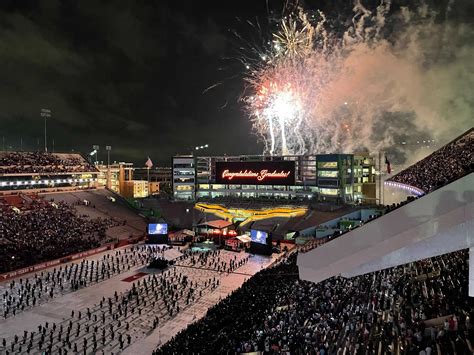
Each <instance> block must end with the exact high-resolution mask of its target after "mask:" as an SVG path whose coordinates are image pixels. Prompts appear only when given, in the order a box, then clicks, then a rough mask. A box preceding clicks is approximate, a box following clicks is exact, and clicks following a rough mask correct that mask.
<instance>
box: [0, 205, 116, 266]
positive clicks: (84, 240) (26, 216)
mask: <svg viewBox="0 0 474 355" xmlns="http://www.w3.org/2000/svg"><path fill="white" fill-rule="evenodd" d="M8 200H10V201H12V202H15V203H16V204H17V205H16V206H15V205H10V204H8ZM0 220H1V223H2V240H3V244H4V245H3V247H2V248H1V249H0V273H3V272H6V271H11V270H15V269H18V268H22V267H26V266H29V265H33V264H36V263H39V262H42V261H47V260H53V259H56V258H60V257H63V256H66V255H69V254H72V253H75V252H79V251H84V250H88V249H92V248H94V247H97V246H99V245H101V244H102V243H104V242H105V241H106V234H105V232H106V230H107V229H108V228H109V227H112V226H114V225H117V223H118V222H117V221H115V220H114V219H112V218H95V219H90V218H86V217H83V216H80V215H78V214H77V213H76V211H75V209H74V208H73V207H72V206H70V205H68V204H66V203H62V202H59V203H54V202H49V201H46V200H43V199H40V198H33V199H32V198H31V197H24V198H20V199H18V197H16V198H13V197H11V196H10V197H8V198H4V199H2V200H0Z"/></svg>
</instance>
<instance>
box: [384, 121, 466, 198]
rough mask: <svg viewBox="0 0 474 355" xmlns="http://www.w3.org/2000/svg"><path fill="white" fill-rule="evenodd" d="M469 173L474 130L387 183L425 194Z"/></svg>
mask: <svg viewBox="0 0 474 355" xmlns="http://www.w3.org/2000/svg"><path fill="white" fill-rule="evenodd" d="M473 170H474V130H472V129H471V130H470V131H468V132H466V133H465V134H464V135H462V136H461V137H460V138H458V139H456V140H454V141H452V142H451V143H449V144H447V145H445V146H444V147H442V148H441V149H439V150H437V151H436V152H434V153H433V154H431V155H429V156H428V157H426V158H425V159H423V160H421V161H419V162H418V163H416V164H414V165H412V166H410V167H409V168H407V169H405V170H403V171H401V172H400V173H398V174H396V175H394V176H392V177H391V178H390V179H388V181H393V182H399V183H402V184H406V185H410V186H413V187H416V188H419V189H421V190H423V191H424V192H425V193H428V192H431V191H433V190H436V189H437V188H439V187H441V186H444V185H446V184H447V183H449V182H451V181H454V180H456V179H458V178H460V177H462V176H464V175H466V174H469V173H471V172H472V171H473Z"/></svg>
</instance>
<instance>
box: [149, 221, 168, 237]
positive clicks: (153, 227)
mask: <svg viewBox="0 0 474 355" xmlns="http://www.w3.org/2000/svg"><path fill="white" fill-rule="evenodd" d="M148 234H168V225H167V224H166V223H150V224H148Z"/></svg>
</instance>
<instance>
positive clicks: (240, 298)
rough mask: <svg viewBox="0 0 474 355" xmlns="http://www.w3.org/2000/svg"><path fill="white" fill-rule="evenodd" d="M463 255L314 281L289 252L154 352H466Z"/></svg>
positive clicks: (469, 332) (469, 309)
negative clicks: (305, 276)
mask: <svg viewBox="0 0 474 355" xmlns="http://www.w3.org/2000/svg"><path fill="white" fill-rule="evenodd" d="M466 262H467V252H466V251H460V252H456V253H452V254H447V255H444V256H440V257H435V258H431V259H427V260H422V261H419V262H416V263H412V264H409V265H403V266H400V267H396V268H392V269H388V270H384V271H379V272H375V273H372V274H367V275H363V276H359V277H356V278H353V279H344V278H340V277H335V278H331V279H329V280H326V281H323V282H321V283H319V284H314V283H311V282H305V281H301V280H298V276H297V266H296V254H292V255H290V256H289V257H288V258H286V259H285V260H284V261H283V262H281V263H279V264H278V265H276V266H275V267H273V268H270V269H266V270H263V271H261V272H259V273H258V274H257V275H255V276H254V277H253V278H251V279H250V280H249V281H247V282H246V283H245V284H244V285H243V286H242V287H241V288H240V289H238V290H237V291H235V292H234V293H233V294H232V295H231V296H230V297H228V298H226V299H225V300H223V301H221V302H220V303H219V304H218V305H216V306H215V307H213V308H211V309H210V310H209V311H208V313H207V315H206V317H205V318H203V319H201V320H200V321H198V322H196V323H194V324H192V325H190V326H189V327H188V328H187V329H186V330H185V331H183V332H181V333H179V334H178V335H177V336H176V337H175V338H174V339H172V340H171V341H170V342H168V343H167V344H165V345H164V346H163V347H161V348H159V349H156V351H155V354H168V353H229V352H234V351H235V352H237V353H248V352H252V351H264V352H265V353H291V354H335V353H338V354H339V353H340V354H342V353H349V354H365V353H376V354H384V353H405V354H419V353H420V351H424V353H433V354H447V353H455V351H456V352H457V353H458V354H467V353H470V351H471V350H472V346H471V344H472V342H473V341H474V329H473V328H472V325H471V323H470V319H471V317H472V316H473V313H474V308H473V307H474V302H473V301H472V299H471V298H469V297H467V292H466V290H465V289H466V287H467V278H468V268H467V265H466ZM204 338H205V339H206V341H202V339H204Z"/></svg>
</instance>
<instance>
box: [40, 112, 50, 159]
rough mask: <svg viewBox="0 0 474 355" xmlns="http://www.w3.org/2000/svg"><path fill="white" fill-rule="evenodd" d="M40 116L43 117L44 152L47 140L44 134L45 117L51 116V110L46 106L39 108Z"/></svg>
mask: <svg viewBox="0 0 474 355" xmlns="http://www.w3.org/2000/svg"><path fill="white" fill-rule="evenodd" d="M40 114H41V117H44V151H45V153H47V152H48V140H47V134H46V119H47V118H50V117H51V110H50V109H48V108H42V109H41V113H40Z"/></svg>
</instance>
